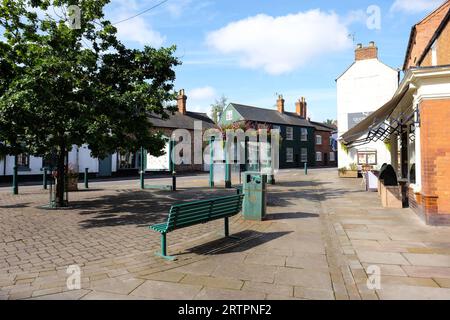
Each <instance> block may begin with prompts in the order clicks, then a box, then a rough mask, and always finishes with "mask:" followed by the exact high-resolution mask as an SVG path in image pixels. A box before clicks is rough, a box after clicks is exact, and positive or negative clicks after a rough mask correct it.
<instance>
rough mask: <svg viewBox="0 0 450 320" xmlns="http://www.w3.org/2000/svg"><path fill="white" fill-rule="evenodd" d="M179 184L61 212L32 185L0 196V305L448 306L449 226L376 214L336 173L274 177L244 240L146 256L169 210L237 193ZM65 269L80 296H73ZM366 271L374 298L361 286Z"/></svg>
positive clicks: (88, 194) (172, 238) (125, 185)
mask: <svg viewBox="0 0 450 320" xmlns="http://www.w3.org/2000/svg"><path fill="white" fill-rule="evenodd" d="M167 181H168V180H166V181H165V183H167ZM159 182H161V183H164V180H161V181H159ZM178 185H179V188H180V189H179V191H178V192H176V193H169V192H164V191H140V190H139V189H138V182H137V181H121V182H102V183H95V184H94V183H93V184H91V189H90V190H89V191H84V190H82V191H80V192H77V193H71V194H70V200H71V207H70V208H67V209H65V210H46V209H43V208H41V206H42V205H44V204H45V202H46V201H48V194H47V193H46V192H44V190H42V189H41V188H40V187H37V186H36V187H31V186H30V187H23V188H21V189H20V195H19V196H13V195H11V192H10V189H9V188H2V189H0V235H1V238H0V299H29V298H31V299H249V300H250V299H402V298H404V299H450V227H431V226H426V225H425V224H424V223H423V222H422V221H420V219H419V218H418V217H417V216H416V215H415V214H414V213H413V212H412V211H411V210H410V209H383V208H382V207H381V205H380V201H379V199H378V195H377V193H367V192H365V191H363V188H362V186H361V184H360V180H354V179H348V180H347V179H339V178H338V177H337V170H336V169H320V170H312V171H310V173H309V175H308V176H305V175H304V173H303V172H302V171H301V170H298V171H296V170H289V171H281V173H280V174H279V175H278V177H277V185H276V186H269V208H268V216H267V219H266V221H264V222H249V221H244V220H243V219H242V218H241V217H240V216H237V217H235V218H233V219H232V221H231V225H230V229H231V232H232V233H233V234H234V235H235V236H238V237H239V238H240V239H241V240H231V239H223V238H222V236H221V233H222V232H223V221H216V222H213V223H208V224H205V225H199V226H195V227H190V228H187V229H183V230H178V231H175V232H173V233H170V234H169V235H168V241H169V254H178V258H179V259H178V260H177V261H175V262H168V261H165V260H162V259H160V258H158V257H156V256H154V252H155V251H158V250H159V241H160V240H159V235H158V234H156V233H154V232H151V231H150V230H148V228H147V227H148V225H151V224H154V223H158V222H161V221H163V220H164V219H165V217H166V215H167V212H168V209H169V208H170V205H171V204H174V203H176V202H180V201H183V200H192V199H203V198H209V197H214V196H220V195H226V194H234V192H235V191H234V190H224V189H220V190H214V191H212V190H210V189H208V188H207V176H206V175H204V176H195V177H184V178H180V179H179V181H178ZM74 264H76V265H79V266H80V268H81V271H82V275H81V286H82V288H81V289H80V290H72V291H70V290H68V289H67V286H66V281H67V277H68V274H67V273H66V270H67V267H68V266H69V265H74ZM373 265H376V266H378V267H379V268H381V289H380V290H369V289H368V287H367V277H368V276H367V273H366V270H367V268H368V267H369V266H373Z"/></svg>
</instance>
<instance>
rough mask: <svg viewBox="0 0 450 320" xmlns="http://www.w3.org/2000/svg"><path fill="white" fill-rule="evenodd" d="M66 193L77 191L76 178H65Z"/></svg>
mask: <svg viewBox="0 0 450 320" xmlns="http://www.w3.org/2000/svg"><path fill="white" fill-rule="evenodd" d="M66 188H67V191H78V176H70V177H67V184H66Z"/></svg>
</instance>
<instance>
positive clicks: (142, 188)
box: [139, 147, 145, 190]
mask: <svg viewBox="0 0 450 320" xmlns="http://www.w3.org/2000/svg"><path fill="white" fill-rule="evenodd" d="M140 157H141V167H140V173H139V174H140V182H141V190H144V189H145V177H144V147H141V154H140Z"/></svg>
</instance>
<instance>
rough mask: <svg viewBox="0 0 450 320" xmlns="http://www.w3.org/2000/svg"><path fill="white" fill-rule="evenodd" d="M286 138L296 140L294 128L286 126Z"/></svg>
mask: <svg viewBox="0 0 450 320" xmlns="http://www.w3.org/2000/svg"><path fill="white" fill-rule="evenodd" d="M286 140H294V128H292V127H286Z"/></svg>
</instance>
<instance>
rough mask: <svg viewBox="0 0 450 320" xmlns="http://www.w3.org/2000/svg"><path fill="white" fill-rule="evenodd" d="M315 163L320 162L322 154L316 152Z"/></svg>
mask: <svg viewBox="0 0 450 320" xmlns="http://www.w3.org/2000/svg"><path fill="white" fill-rule="evenodd" d="M316 161H322V152H316Z"/></svg>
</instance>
